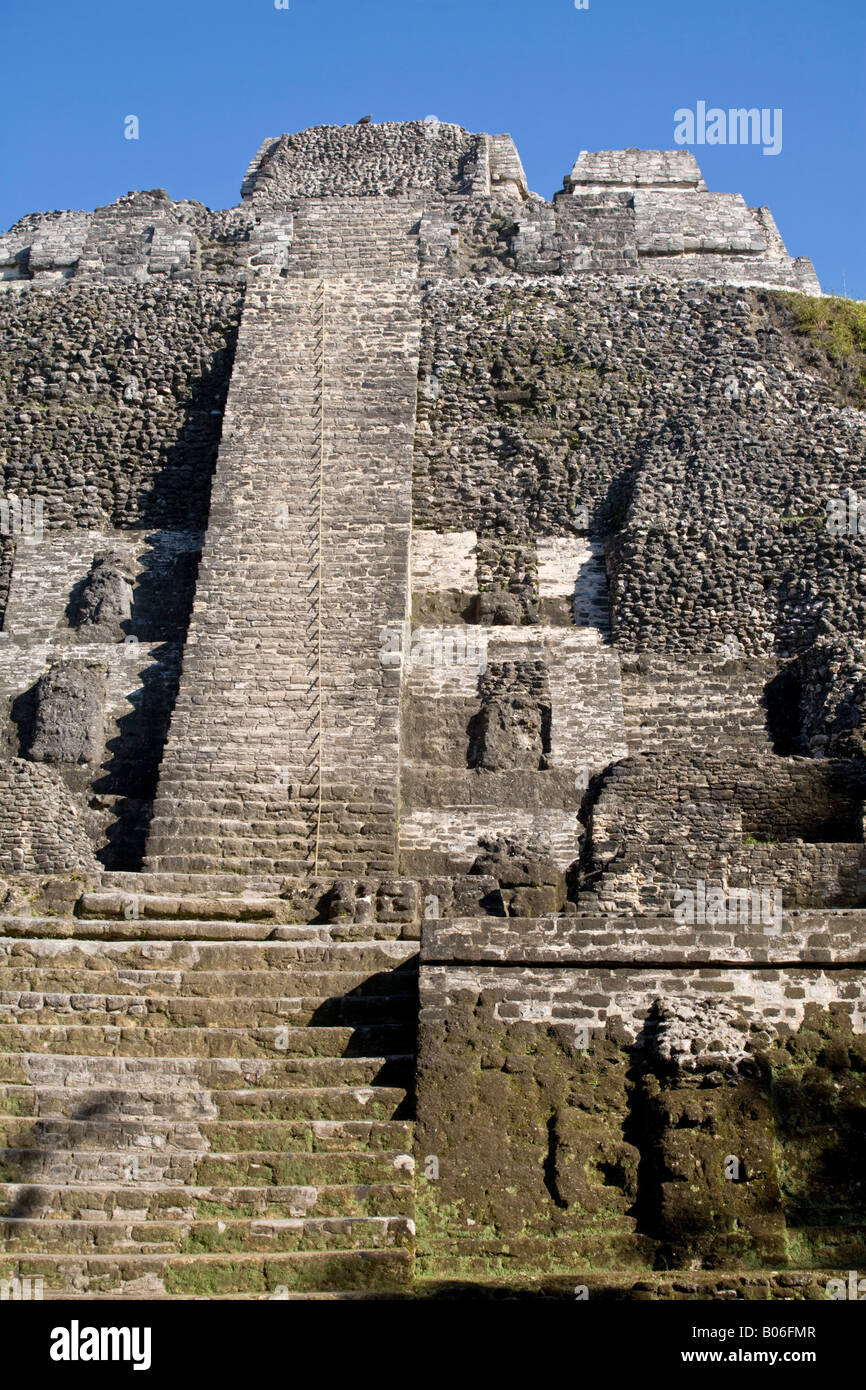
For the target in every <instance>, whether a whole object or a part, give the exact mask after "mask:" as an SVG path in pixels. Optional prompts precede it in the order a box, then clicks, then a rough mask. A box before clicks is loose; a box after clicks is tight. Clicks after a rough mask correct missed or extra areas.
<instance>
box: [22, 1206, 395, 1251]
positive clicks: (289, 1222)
mask: <svg viewBox="0 0 866 1390" xmlns="http://www.w3.org/2000/svg"><path fill="white" fill-rule="evenodd" d="M414 1242H415V1230H414V1225H413V1223H412V1221H411V1220H410V1219H409V1218H408V1217H405V1216H344V1217H339V1216H336V1217H333V1216H332V1217H327V1216H324V1217H322V1216H317V1217H290V1216H286V1217H269V1218H268V1217H266V1218H260V1219H258V1220H241V1221H237V1220H235V1221H154V1222H139V1221H136V1220H132V1221H57V1220H33V1219H30V1218H27V1217H23V1218H15V1219H8V1218H7V1219H2V1218H0V1243H2V1244H3V1245H5V1254H6V1256H16V1257H18V1258H22V1257H26V1256H28V1255H37V1254H45V1253H57V1254H67V1255H72V1254H85V1255H86V1254H98V1255H111V1254H121V1255H122V1254H141V1255H163V1254H164V1255H171V1254H178V1255H198V1254H203V1255H215V1254H235V1253H238V1254H241V1253H242V1254H252V1253H271V1252H273V1253H279V1254H290V1253H294V1252H299V1251H305V1252H312V1251H317V1250H389V1249H398V1248H399V1249H408V1250H411V1249H413V1248H414ZM2 1258H3V1256H2V1255H0V1260H2Z"/></svg>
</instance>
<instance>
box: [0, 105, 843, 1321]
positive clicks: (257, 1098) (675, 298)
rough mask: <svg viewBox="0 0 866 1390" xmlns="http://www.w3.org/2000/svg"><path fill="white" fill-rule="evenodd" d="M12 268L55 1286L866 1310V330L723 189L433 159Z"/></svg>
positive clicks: (30, 1112) (11, 1022)
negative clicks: (819, 309)
mask: <svg viewBox="0 0 866 1390" xmlns="http://www.w3.org/2000/svg"><path fill="white" fill-rule="evenodd" d="M239 172H240V171H239ZM797 249H799V248H797ZM0 277H2V278H0V466H2V469H3V474H4V477H3V486H2V497H0V532H2V535H0V614H2V628H0V692H2V702H3V703H2V712H3V717H2V737H3V747H4V752H5V756H4V758H3V760H2V763H0V889H2V923H0V1130H2V1141H0V1149H2V1155H0V1284H2V1285H3V1286H4V1287H5V1288H6V1290H7V1293H8V1290H9V1289H13V1290H17V1294H15V1296H26V1294H25V1295H22V1294H21V1290H22V1289H24V1288H25V1287H28V1288H32V1287H36V1286H38V1287H39V1289H40V1291H42V1292H43V1293H44V1297H45V1298H46V1299H48V1298H64V1299H65V1298H79V1299H114V1298H124V1297H133V1298H135V1299H164V1298H175V1299H187V1298H204V1299H211V1298H226V1299H277V1298H289V1299H295V1298H297V1299H305V1298H321V1297H332V1298H333V1297H341V1298H364V1297H366V1298H371V1299H402V1298H416V1299H417V1298H437V1297H438V1298H442V1297H448V1298H456V1297H469V1298H472V1297H480V1296H494V1295H496V1293H497V1291H498V1292H499V1293H500V1294H501V1293H503V1292H506V1293H508V1294H509V1295H510V1296H514V1295H515V1294H517V1295H521V1294H523V1295H526V1296H535V1295H537V1294H539V1293H543V1294H544V1295H545V1296H548V1297H561V1298H567V1299H574V1298H575V1297H576V1296H577V1297H584V1296H586V1297H589V1298H590V1299H608V1300H610V1299H621V1300H626V1299H644V1300H646V1299H659V1300H672V1299H709V1298H713V1297H722V1296H724V1297H731V1296H733V1297H738V1298H750V1299H768V1300H772V1299H792V1298H793V1299H803V1300H811V1299H813V1300H817V1299H824V1298H825V1296H826V1295H825V1289H826V1285H827V1281H828V1279H831V1278H834V1277H836V1276H837V1275H839V1274H840V1273H841V1274H842V1276H843V1277H844V1274H845V1271H847V1270H849V1269H854V1268H858V1267H859V1268H860V1269H861V1270H862V1269H863V1268H864V1267H866V995H864V968H866V843H864V804H866V566H864V559H866V553H864V547H866V412H864V406H866V390H864V382H866V378H864V377H863V376H862V375H860V376H858V373H857V371H856V370H855V369H853V368H852V367H851V363H850V359H848V358H846V357H845V356H844V355H839V353H838V352H835V351H833V350H831V348H832V343H831V345H830V346H829V347H828V345H827V341H826V340H825V338H824V337H822V335H821V333H820V332H817V333H815V332H809V331H807V329H806V327H805V325H808V323H809V322H810V320H809V306H810V305H812V306H814V305H816V304H818V305H822V304H826V305H828V306H833V305H835V306H836V309H835V310H833V309H832V308H828V310H827V312H828V313H831V312H839V313H841V312H843V311H844V309H845V305H846V304H851V301H840V300H830V299H825V298H823V297H822V295H821V287H820V285H819V283H818V280H817V277H816V275H815V272H814V270H813V268H812V264H811V262H810V261H809V260H806V259H795V258H794V257H792V256H791V255H789V254H788V251H787V250H786V247H785V244H784V242H783V240H782V237H781V235H780V232H779V231H778V229H777V227H776V224H775V222H774V220H773V217H772V215H771V213H770V211H769V209H768V208H766V207H761V208H750V207H748V206H747V205H746V203H745V201H744V200H743V198H741V197H740V196H739V195H737V194H734V193H716V192H710V191H709V190H708V189H707V185H706V183H705V182H704V179H703V177H702V175H701V171H700V169H699V167H698V165H697V162H696V160H695V158H694V157H693V155H692V154H691V153H690V152H689V151H688V150H685V149H680V150H676V151H659V150H638V149H628V150H617V151H611V150H607V151H602V152H595V153H592V152H586V151H584V152H582V153H580V155H579V157H578V158H577V160H576V163H575V164H574V167H573V169H572V170H571V172H570V173H568V174H567V176H566V177H565V178H564V182H563V187H562V190H561V192H559V193H557V194H556V196H555V197H554V198H553V200H552V201H551V202H547V201H546V200H545V199H543V198H541V197H539V196H538V195H537V194H535V193H533V192H531V191H530V190H529V189H528V187H527V182H526V177H525V174H524V170H523V167H522V164H521V161H520V157H519V155H518V152H517V149H516V148H515V145H514V143H513V141H512V139H511V137H510V136H507V135H484V134H472V133H470V132H468V131H466V130H464V129H463V128H462V127H460V126H458V125H453V124H447V123H444V122H441V121H438V120H434V119H433V118H428V119H427V120H419V121H417V122H408V123H384V124H374V123H370V124H365V125H364V124H359V125H357V126H355V125H352V126H323V127H315V128H313V129H310V130H305V131H301V132H300V133H296V134H289V135H283V136H281V137H279V138H271V139H268V140H266V141H265V142H264V143H263V144H262V146H261V148H260V149H259V151H258V153H257V155H256V157H255V158H254V159H253V161H252V163H251V164H250V166H249V169H248V170H247V172H246V175H245V177H244V178H243V183H242V188H241V196H240V201H239V203H238V205H237V206H236V207H233V208H229V209H227V210H223V211H211V210H210V209H208V208H206V207H204V206H203V205H202V204H200V203H197V202H190V201H180V202H176V201H173V199H172V198H171V197H169V195H168V194H167V193H166V192H165V191H164V190H162V189H155V190H151V191H148V192H136V193H128V194H126V195H125V196H124V197H121V198H119V199H118V200H117V202H114V203H112V204H110V205H109V206H106V207H100V208H97V209H96V210H95V211H93V212H79V211H71V212H47V213H37V214H32V215H29V216H27V217H25V218H23V219H22V220H21V221H20V222H18V223H17V224H16V225H15V226H14V227H13V228H12V229H11V230H10V231H9V232H8V233H6V234H5V235H2V236H0ZM840 306H841V307H840ZM861 498H862V499H864V504H863V507H862V511H861V502H860V499H861ZM40 1281H41V1282H40ZM576 1290H582V1291H583V1292H582V1293H581V1292H577V1293H576ZM731 1290H733V1291H734V1293H733V1294H731Z"/></svg>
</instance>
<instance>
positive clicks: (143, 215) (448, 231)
mask: <svg viewBox="0 0 866 1390" xmlns="http://www.w3.org/2000/svg"><path fill="white" fill-rule="evenodd" d="M368 248H370V249H372V252H373V254H371V255H368V254H366V251H367V249H368ZM583 272H607V273H611V274H625V275H638V276H640V275H653V276H661V277H664V278H668V279H671V278H673V279H687V280H697V281H704V282H708V283H730V284H749V285H751V284H755V285H770V286H778V287H781V288H788V289H799V290H804V291H806V292H807V293H810V294H819V293H820V292H821V290H820V285H819V283H818V279H817V276H816V275H815V271H814V268H813V267H812V264H811V261H809V260H808V259H806V258H799V259H796V260H795V259H793V258H792V257H791V256H790V255H789V254H788V252H787V249H786V247H785V244H784V242H783V240H782V237H781V236H780V234H779V231H778V229H777V227H776V224H775V222H774V220H773V217H772V214H771V212H770V210H769V208H766V207H760V208H750V207H748V206H747V205H746V203H745V201H744V199H743V198H742V197H741V196H740V195H739V194H736V193H711V192H709V191H708V189H707V186H706V183H705V182H704V180H703V178H702V176H701V171H700V169H699V167H698V164H697V161H696V160H695V157H694V155H693V154H692V153H691V152H690V151H688V150H682V149H681V150H639V149H628V150H604V151H595V152H589V151H582V152H581V153H580V156H579V158H578V159H577V162H576V163H575V165H574V167H573V169H572V170H571V172H570V173H569V174H568V175H567V176H566V177H565V179H564V183H563V188H562V190H561V192H559V193H557V194H556V195H555V197H554V199H553V201H552V202H546V201H545V200H544V199H543V198H541V197H539V196H538V195H537V194H535V193H532V192H530V190H529V188H528V185H527V181H526V175H525V173H524V170H523V166H522V164H521V161H520V156H519V154H518V152H517V149H516V147H515V144H514V141H513V140H512V138H511V136H510V135H486V134H477V133H476V134H473V133H471V132H469V131H466V130H464V129H463V128H462V127H461V126H458V125H453V124H450V123H448V122H444V121H439V120H438V119H436V118H434V117H428V118H427V119H426V120H423V121H407V122H384V123H382V124H379V125H375V124H370V125H349V126H315V127H312V128H311V129H309V130H304V131H299V132H297V133H295V134H287V135H282V136H279V137H271V138H269V139H267V140H265V141H264V142H263V143H262V145H261V147H260V148H259V150H258V152H257V154H256V156H255V158H254V159H253V161H252V163H251V164H250V166H249V168H248V170H247V172H246V175H245V177H244V180H243V184H242V188H241V202H240V204H239V205H238V206H237V207H235V208H232V209H228V210H225V211H211V210H209V209H207V208H205V207H204V206H203V205H202V204H200V203H195V202H189V201H180V202H175V201H173V200H172V199H171V198H170V197H169V196H168V194H166V193H165V192H164V191H163V190H161V189H158V190H152V191H151V192H149V193H130V194H127V195H125V196H124V197H122V198H120V199H118V200H117V202H115V203H112V204H110V205H108V206H107V207H103V208H97V209H96V210H95V211H94V212H92V213H88V212H51V213H37V214H31V215H28V216H27V217H24V218H22V219H21V221H19V222H18V223H16V225H15V226H14V227H13V228H12V229H11V230H10V231H9V232H8V233H7V234H6V235H5V236H0V285H3V284H4V283H5V284H9V283H10V282H12V283H15V282H18V283H20V282H23V281H29V282H34V283H35V284H36V285H37V286H39V287H42V288H50V287H52V286H53V285H55V284H60V283H64V282H65V281H67V280H69V279H72V278H73V277H74V278H76V279H85V280H89V281H91V282H92V281H100V280H103V279H105V280H111V281H116V280H118V279H120V280H126V281H132V282H139V283H148V282H151V281H152V280H153V279H154V277H156V278H157V279H159V278H162V277H166V276H167V277H169V278H171V279H173V280H177V279H189V278H198V277H205V278H210V279H218V280H227V279H228V280H232V279H239V280H246V279H250V278H252V277H256V278H261V277H265V278H271V277H273V276H275V275H276V276H287V275H289V276H290V275H292V274H293V273H298V274H303V275H309V274H316V273H319V274H322V275H338V276H339V275H342V274H346V273H349V274H364V273H367V274H370V275H372V276H374V277H376V276H378V275H380V274H383V273H384V274H388V275H390V274H398V275H400V276H404V275H409V276H421V277H425V278H426V277H429V276H431V275H447V276H454V275H458V276H460V275H472V276H478V275H489V274H502V273H512V274H513V273H516V274H519V275H528V276H532V275H540V274H543V275H573V274H580V273H583Z"/></svg>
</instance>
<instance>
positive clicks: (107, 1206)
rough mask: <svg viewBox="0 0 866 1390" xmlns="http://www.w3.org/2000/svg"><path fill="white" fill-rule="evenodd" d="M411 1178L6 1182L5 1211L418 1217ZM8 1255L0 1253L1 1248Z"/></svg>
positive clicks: (146, 1216)
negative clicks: (287, 1182)
mask: <svg viewBox="0 0 866 1390" xmlns="http://www.w3.org/2000/svg"><path fill="white" fill-rule="evenodd" d="M413 1200H414V1188H413V1187H412V1185H411V1184H410V1183H408V1182H407V1181H405V1179H404V1180H402V1181H396V1182H385V1183H363V1184H361V1185H360V1186H352V1185H351V1184H340V1183H336V1184H328V1183H324V1184H321V1183H320V1184H318V1185H317V1186H315V1187H311V1186H310V1185H309V1184H302V1185H300V1186H288V1187H280V1186H279V1185H275V1186H269V1187H261V1186H256V1187H237V1186H230V1187H218V1186H209V1187H195V1186H192V1185H189V1186H186V1187H165V1186H164V1185H163V1184H161V1183H148V1182H136V1183H135V1184H134V1185H132V1184H127V1185H125V1186H124V1185H117V1184H113V1183H111V1182H98V1183H90V1184H88V1183H77V1184H75V1185H74V1186H73V1185H69V1184H66V1183H63V1184H58V1183H57V1182H56V1181H49V1182H41V1183H40V1184H39V1186H38V1187H34V1186H33V1185H32V1184H19V1185H16V1184H9V1183H0V1210H2V1211H4V1212H11V1211H13V1210H14V1211H20V1212H21V1213H22V1214H26V1215H27V1216H28V1217H29V1218H31V1219H33V1220H40V1221H45V1220H85V1221H92V1222H97V1221H132V1220H135V1221H142V1222H145V1221H166V1220H171V1221H174V1220H181V1221H200V1220H220V1221H239V1220H244V1219H249V1220H262V1219H269V1218H270V1219H274V1218H275V1219H277V1220H282V1219H285V1218H286V1217H287V1216H288V1217H309V1216H317V1217H335V1216H388V1217H393V1216H404V1217H410V1218H411V1216H412V1207H413ZM0 1260H2V1255H0Z"/></svg>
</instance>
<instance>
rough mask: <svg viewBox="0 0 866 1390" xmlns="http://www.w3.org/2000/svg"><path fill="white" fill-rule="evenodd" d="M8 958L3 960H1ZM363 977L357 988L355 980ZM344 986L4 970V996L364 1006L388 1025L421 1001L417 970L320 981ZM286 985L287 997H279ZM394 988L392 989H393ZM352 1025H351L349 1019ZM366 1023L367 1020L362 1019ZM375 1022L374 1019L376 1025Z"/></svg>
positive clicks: (275, 979) (200, 975)
mask: <svg viewBox="0 0 866 1390" xmlns="http://www.w3.org/2000/svg"><path fill="white" fill-rule="evenodd" d="M0 959H2V957H0ZM356 977H357V983H356V984H354V985H353V983H352V981H353V980H355V979H356ZM314 978H317V979H322V978H324V979H326V980H328V981H329V982H333V983H335V984H336V985H337V986H338V987H339V986H342V987H343V991H344V992H343V993H342V994H339V995H334V994H318V995H303V994H297V993H296V989H297V986H298V977H297V974H296V972H295V971H292V972H291V973H287V974H285V975H281V974H280V972H277V971H274V970H261V971H259V970H239V971H225V972H221V971H216V970H186V971H184V970H138V969H131V970H125V969H123V968H122V967H118V968H117V969H116V970H113V971H107V970H84V969H79V970H64V969H50V968H46V969H44V970H41V969H30V968H29V967H28V966H22V967H16V968H14V969H13V968H12V967H9V968H6V969H4V968H3V967H2V966H0V991H7V992H10V993H11V992H14V991H16V990H19V991H20V990H25V991H27V992H29V993H33V994H37V995H38V994H42V995H47V994H54V993H58V994H65V995H72V994H76V993H82V994H83V993H84V992H85V991H86V993H87V994H123V995H125V996H127V997H130V998H133V999H137V998H139V997H146V998H148V999H160V998H164V997H174V998H177V999H188V1000H201V1001H205V1000H208V999H214V998H220V997H226V995H227V992H230V997H232V998H234V999H237V1000H243V1001H244V1004H245V1005H246V1004H247V1002H248V1001H249V1000H250V999H269V998H271V999H274V998H278V999H280V1000H281V1002H283V1003H285V1004H286V1005H287V1006H290V1007H292V1008H309V1009H310V1010H312V1011H317V1010H318V1009H319V1008H323V1009H324V1007H325V1006H326V1005H329V1004H333V1005H335V1006H337V1007H340V1006H342V1005H344V1004H345V1005H352V1004H358V1005H360V1006H362V1007H363V1008H365V1009H373V1008H381V1009H382V1010H383V1012H382V1014H381V1015H380V1014H378V1013H377V1014H376V1015H375V1018H377V1019H378V1018H379V1017H381V1018H382V1020H383V1021H384V1020H385V1012H386V1011H387V1009H388V1008H392V1009H397V1008H401V1007H403V1008H411V1007H412V1004H413V1002H414V1000H415V999H416V997H417V980H416V977H415V973H414V971H411V970H392V971H381V972H379V973H378V974H376V975H364V974H363V972H360V971H358V972H355V971H335V972H334V973H333V974H332V975H327V976H324V977H322V976H316V977H314ZM280 985H282V987H283V988H284V989H287V991H291V992H290V993H289V992H287V993H285V994H282V993H280V994H276V992H275V991H276V989H277V988H278V986H280ZM388 986H390V989H389V988H388ZM322 1021H323V1022H333V1023H339V1022H340V1020H339V1019H336V1018H335V1019H323V1020H322ZM345 1021H346V1022H348V1021H349V1020H345ZM359 1021H363V1020H359ZM373 1021H374V1020H373V1019H372V1018H371V1019H370V1022H373Z"/></svg>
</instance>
